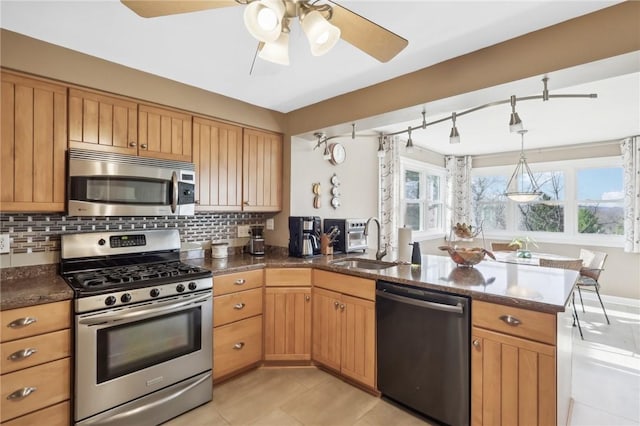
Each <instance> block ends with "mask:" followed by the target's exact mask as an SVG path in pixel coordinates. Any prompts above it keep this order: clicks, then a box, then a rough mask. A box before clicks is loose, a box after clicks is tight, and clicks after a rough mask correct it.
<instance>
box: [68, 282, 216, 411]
mask: <svg viewBox="0 0 640 426" xmlns="http://www.w3.org/2000/svg"><path fill="white" fill-rule="evenodd" d="M211 297H212V296H211V291H207V292H202V293H193V294H189V295H185V296H180V297H171V298H167V299H162V300H158V301H153V302H144V303H140V304H137V305H131V306H128V307H125V308H120V309H109V310H105V311H100V312H97V313H96V312H93V313H87V314H79V315H76V352H75V353H76V379H75V386H76V387H75V395H76V398H75V420H76V421H80V420H82V419H85V418H87V417H89V416H92V415H94V414H97V413H100V412H102V411H104V410H107V409H109V408H112V407H115V406H117V405H120V404H123V403H126V402H128V401H132V400H135V399H136V398H139V397H142V396H144V395H146V394H149V393H151V392H155V391H157V390H160V389H163V388H165V387H167V386H170V385H172V384H174V383H178V382H180V381H182V380H185V379H187V378H190V377H193V376H195V375H197V374H199V373H202V372H205V371H209V370H211V368H212V306H213V304H212V301H211Z"/></svg>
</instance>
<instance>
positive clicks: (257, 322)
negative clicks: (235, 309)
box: [213, 315, 262, 379]
mask: <svg viewBox="0 0 640 426" xmlns="http://www.w3.org/2000/svg"><path fill="white" fill-rule="evenodd" d="M261 359H262V315H260V316H257V317H253V318H248V319H246V320H242V321H238V322H234V323H232V324H228V325H223V326H221V327H216V328H214V329H213V378H214V379H217V378H219V377H222V376H225V375H227V374H230V373H232V372H234V371H235V370H239V369H241V368H242V367H246V366H249V365H251V364H254V363H256V362H259V361H260V360H261Z"/></svg>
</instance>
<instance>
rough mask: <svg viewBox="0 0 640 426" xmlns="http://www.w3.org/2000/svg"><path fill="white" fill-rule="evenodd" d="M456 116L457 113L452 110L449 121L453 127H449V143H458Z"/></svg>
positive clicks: (458, 134)
mask: <svg viewBox="0 0 640 426" xmlns="http://www.w3.org/2000/svg"><path fill="white" fill-rule="evenodd" d="M456 116H457V114H456V113H455V112H454V113H452V114H451V121H452V122H453V127H451V133H450V134H449V143H450V144H454V143H460V133H458V128H457V127H456Z"/></svg>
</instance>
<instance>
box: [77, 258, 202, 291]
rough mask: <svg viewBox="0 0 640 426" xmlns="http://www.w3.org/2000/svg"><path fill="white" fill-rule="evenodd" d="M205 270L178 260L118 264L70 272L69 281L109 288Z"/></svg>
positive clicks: (83, 286) (85, 286) (82, 285)
mask: <svg viewBox="0 0 640 426" xmlns="http://www.w3.org/2000/svg"><path fill="white" fill-rule="evenodd" d="M203 272H206V271H205V270H203V269H202V268H199V267H197V266H192V265H187V264H185V263H182V262H180V261H174V262H163V263H151V264H142V265H130V266H119V267H115V268H106V269H102V270H95V271H87V272H78V273H75V274H71V275H70V276H69V277H68V278H69V280H70V281H73V282H75V283H77V285H79V286H80V287H82V288H85V289H90V288H94V289H95V288H110V287H119V286H125V285H127V284H129V283H134V282H140V281H151V280H156V279H163V278H171V277H184V278H187V277H188V276H189V275H193V274H202V273H203Z"/></svg>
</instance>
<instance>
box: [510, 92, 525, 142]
mask: <svg viewBox="0 0 640 426" xmlns="http://www.w3.org/2000/svg"><path fill="white" fill-rule="evenodd" d="M509 101H510V102H511V117H510V118H509V131H510V132H511V133H515V132H519V131H521V130H523V129H524V125H523V124H522V120H520V116H519V115H518V113H517V112H516V97H515V95H511V98H510V100H509Z"/></svg>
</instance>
